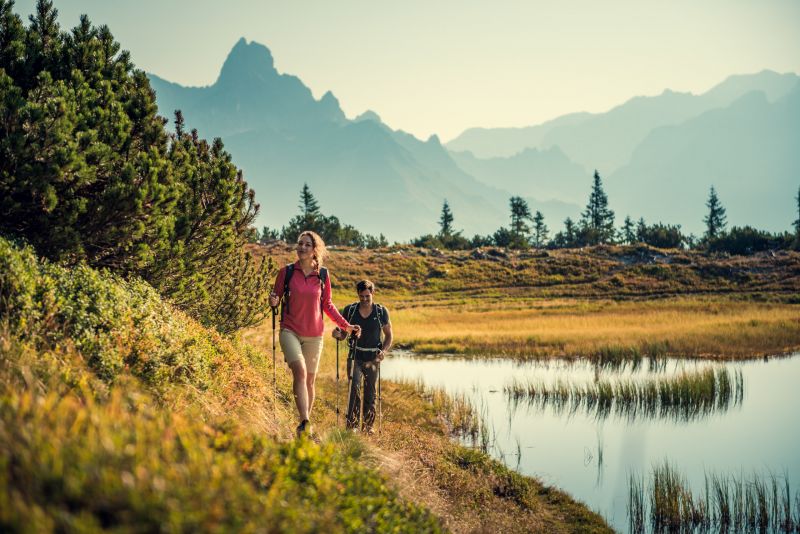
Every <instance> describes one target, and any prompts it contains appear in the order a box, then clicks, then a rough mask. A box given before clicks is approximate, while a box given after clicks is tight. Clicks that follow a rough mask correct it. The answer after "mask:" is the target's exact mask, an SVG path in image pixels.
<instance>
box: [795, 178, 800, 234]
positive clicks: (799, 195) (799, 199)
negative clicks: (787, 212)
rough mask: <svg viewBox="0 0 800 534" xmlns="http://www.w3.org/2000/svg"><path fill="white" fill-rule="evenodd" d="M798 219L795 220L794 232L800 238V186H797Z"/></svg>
mask: <svg viewBox="0 0 800 534" xmlns="http://www.w3.org/2000/svg"><path fill="white" fill-rule="evenodd" d="M796 200H797V220H796V221H794V233H795V234H796V235H797V238H798V239H800V187H798V188H797V199H796Z"/></svg>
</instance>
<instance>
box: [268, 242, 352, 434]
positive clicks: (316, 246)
mask: <svg viewBox="0 0 800 534" xmlns="http://www.w3.org/2000/svg"><path fill="white" fill-rule="evenodd" d="M327 254H328V251H327V249H326V248H325V242H324V241H323V240H322V238H321V237H320V236H319V235H317V234H316V233H314V232H311V231H309V230H306V231H304V232H302V233H301V234H300V236H299V237H298V238H297V261H296V262H294V263H293V264H291V265H287V266H285V267H283V268H281V270H280V271H279V272H278V277H277V279H276V280H275V287H274V288H273V290H272V293H270V296H269V304H270V306H272V307H273V309H274V308H275V307H276V306H278V303H279V302H280V301H281V299H283V304H282V306H281V332H280V344H281V350H282V351H283V355H284V358H285V360H286V363H288V364H289V368H290V369H291V370H292V378H293V385H292V389H293V391H294V401H295V404H297V411H298V413H299V415H300V424H299V425H298V427H297V435H298V437H299V436H300V435H301V434H303V433H304V432H307V433H309V434H310V433H311V425H310V424H309V418H310V416H311V407H312V406H313V405H314V395H315V391H314V381H315V380H316V378H317V369H319V358H320V355H321V354H322V334H323V330H324V325H323V322H322V312H325V314H327V316H328V317H330V318H331V320H333V322H335V323H336V325H337V326H338V327H339V328H340V329H342V330H344V331H347V332H348V333H349V332H354V333H355V335H356V336H358V335H359V333H360V328H359V327H358V326H354V325H351V324H350V323H348V322H347V321H346V320H345V318H344V317H342V316H341V314H340V313H339V311H338V310H337V309H336V307H335V306H334V305H333V302H331V280H330V277H329V276H328V270H327V269H325V268H324V267H323V266H322V262H323V260H324V259H325V256H327Z"/></svg>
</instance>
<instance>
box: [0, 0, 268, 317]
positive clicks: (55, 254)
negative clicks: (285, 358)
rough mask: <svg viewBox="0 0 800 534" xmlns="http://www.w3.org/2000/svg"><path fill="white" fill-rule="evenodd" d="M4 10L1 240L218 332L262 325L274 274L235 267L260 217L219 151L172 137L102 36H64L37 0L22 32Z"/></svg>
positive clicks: (147, 93)
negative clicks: (131, 282)
mask: <svg viewBox="0 0 800 534" xmlns="http://www.w3.org/2000/svg"><path fill="white" fill-rule="evenodd" d="M12 7H13V2H12V1H9V0H0V233H2V234H5V235H9V236H15V237H20V238H23V239H25V240H26V241H27V242H29V243H30V244H31V245H33V246H34V247H35V249H36V250H37V252H38V253H39V254H43V255H44V256H46V257H48V258H51V259H57V260H60V261H63V262H66V263H68V264H73V265H74V264H77V263H79V262H81V261H86V262H88V263H89V264H90V265H92V266H95V267H106V268H109V269H112V270H114V271H115V272H117V273H120V274H123V275H131V274H132V275H138V276H141V277H143V278H144V279H145V280H147V281H148V282H149V283H150V284H152V285H153V286H154V287H155V288H156V289H158V290H159V291H160V292H161V294H162V295H164V296H167V297H169V298H170V299H172V300H173V301H174V302H175V303H176V304H178V305H179V306H181V307H182V308H183V309H185V310H187V311H188V312H189V313H191V314H192V315H193V316H195V317H197V318H198V319H200V320H201V321H202V322H203V323H204V324H206V325H213V326H216V327H217V328H218V329H219V330H221V331H223V332H231V331H233V330H235V329H237V328H240V327H242V326H246V325H249V324H252V323H253V322H254V321H256V320H258V319H259V318H260V316H259V312H260V311H261V310H265V309H267V306H266V304H265V303H266V296H267V293H268V291H267V288H266V283H265V282H266V279H267V278H268V274H269V270H270V265H269V264H268V263H265V264H263V265H256V264H255V263H253V262H252V261H248V260H247V259H246V257H244V256H243V255H242V247H243V245H244V243H245V242H246V240H247V236H248V235H249V233H250V232H251V230H250V226H251V224H252V222H253V220H254V219H255V216H256V214H257V212H258V205H257V204H255V201H254V193H253V191H252V190H250V189H249V188H248V187H247V183H246V182H245V181H244V179H243V177H242V173H241V171H239V170H238V169H237V168H236V166H235V165H234V164H233V163H232V162H231V158H230V155H229V154H228V153H227V152H225V150H224V147H223V145H222V142H221V141H220V140H219V139H217V140H215V141H213V142H212V143H208V142H206V141H205V140H203V139H200V138H199V137H198V135H197V132H196V131H193V132H185V131H184V130H183V118H182V116H181V115H180V113H177V114H176V124H175V133H174V134H170V133H168V132H167V131H166V129H165V123H166V120H165V119H163V118H162V117H159V116H158V115H157V114H156V110H157V108H156V102H155V95H154V93H153V90H152V89H151V87H150V84H149V82H148V80H147V77H146V75H145V73H144V72H142V71H140V70H137V69H135V68H134V65H133V63H132V62H131V59H130V55H129V54H128V52H126V51H121V49H120V45H119V44H118V43H117V42H116V41H115V40H114V37H113V35H112V34H111V32H110V30H109V29H108V28H107V27H106V26H101V27H99V28H98V27H94V26H92V24H91V23H90V21H89V19H88V17H86V16H83V17H81V19H80V23H79V24H78V26H76V27H75V28H73V29H72V30H71V31H69V32H65V31H62V30H61V28H60V26H59V24H58V22H57V21H56V16H57V11H56V9H54V8H53V5H52V2H50V1H46V0H39V2H38V3H37V7H36V11H35V13H34V14H33V15H32V16H31V21H30V25H29V26H28V27H25V26H24V25H23V23H22V20H21V19H20V17H19V16H18V15H16V14H14V13H13V11H12ZM242 272H244V273H246V276H245V277H244V279H243V281H242V280H239V279H238V278H234V277H238V276H239V274H240V273H242ZM248 295H249V298H246V296H248ZM231 297H233V298H234V299H235V300H236V302H238V306H234V308H230V307H227V308H226V307H225V306H224V305H225V303H226V302H227V301H228V299H230V298H231Z"/></svg>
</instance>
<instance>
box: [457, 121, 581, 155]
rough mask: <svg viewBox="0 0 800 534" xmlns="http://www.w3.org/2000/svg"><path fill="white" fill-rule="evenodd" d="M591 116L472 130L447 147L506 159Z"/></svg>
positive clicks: (536, 145) (534, 146)
mask: <svg viewBox="0 0 800 534" xmlns="http://www.w3.org/2000/svg"><path fill="white" fill-rule="evenodd" d="M590 117H592V114H591V113H586V112H582V113H570V114H569V115H562V116H561V117H558V118H556V119H553V120H551V121H547V122H543V123H542V124H538V125H536V126H527V127H523V128H469V129H468V130H465V131H464V132H463V133H461V134H460V135H459V136H458V137H456V138H455V139H453V140H452V141H450V142H448V143H446V145H445V146H447V148H448V150H451V151H453V152H471V153H472V154H474V155H475V157H478V158H495V157H499V158H503V157H508V156H513V155H514V154H516V153H517V152H522V151H523V150H525V149H526V148H536V147H540V146H541V145H542V141H543V139H544V136H545V135H547V134H548V133H549V132H550V131H551V130H553V129H555V128H558V127H559V126H575V125H578V124H580V123H582V122H583V121H585V120H586V119H588V118H590Z"/></svg>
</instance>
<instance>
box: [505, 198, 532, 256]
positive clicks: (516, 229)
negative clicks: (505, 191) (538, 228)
mask: <svg viewBox="0 0 800 534" xmlns="http://www.w3.org/2000/svg"><path fill="white" fill-rule="evenodd" d="M509 206H510V208H511V228H510V231H511V233H512V235H513V236H514V237H513V239H512V242H511V244H510V245H509V246H511V247H512V248H525V247H526V246H527V243H528V234H530V232H531V227H530V226H529V225H528V221H530V220H531V209H530V207H529V206H528V202H527V201H525V199H524V198H522V197H511V198H510V199H509Z"/></svg>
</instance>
